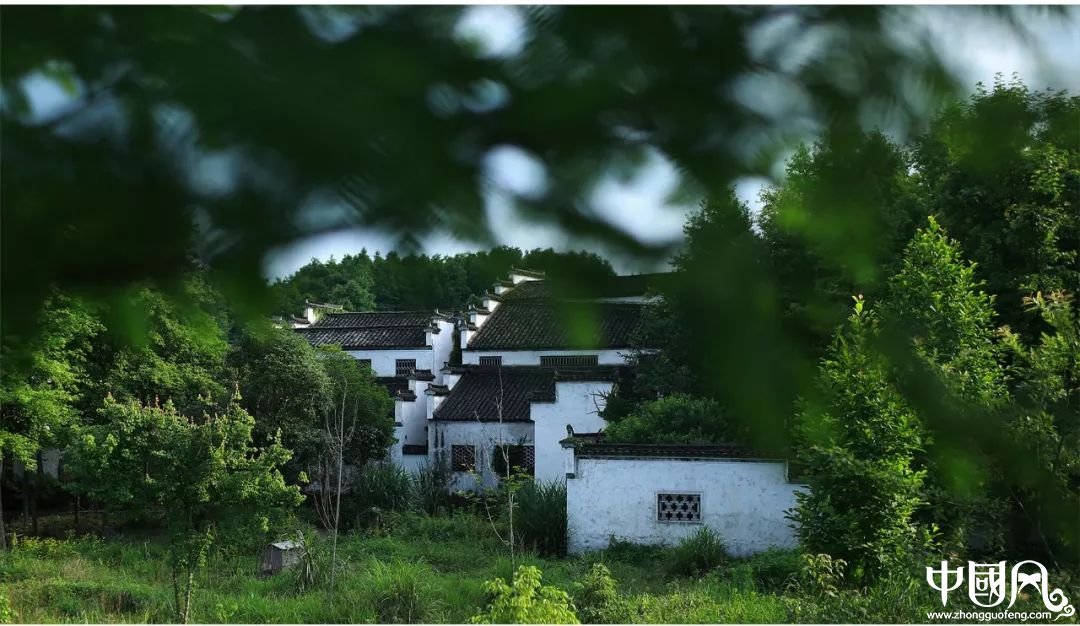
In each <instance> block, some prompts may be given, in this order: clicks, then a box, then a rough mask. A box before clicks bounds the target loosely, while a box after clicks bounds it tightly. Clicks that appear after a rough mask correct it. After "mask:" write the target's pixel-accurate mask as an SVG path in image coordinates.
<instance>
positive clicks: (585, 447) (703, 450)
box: [563, 437, 763, 459]
mask: <svg viewBox="0 0 1080 626" xmlns="http://www.w3.org/2000/svg"><path fill="white" fill-rule="evenodd" d="M563 446H573V447H574V448H575V449H576V455H577V456H578V457H579V458H583V457H594V458H595V457H619V458H676V459H761V458H763V457H762V456H761V455H759V454H755V453H754V452H752V451H750V450H748V449H746V448H743V447H741V446H737V445H730V444H702V445H692V444H686V445H684V444H657V443H598V442H596V441H595V440H593V439H591V438H586V439H578V438H577V437H573V438H570V439H564V440H563Z"/></svg>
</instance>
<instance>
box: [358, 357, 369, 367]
mask: <svg viewBox="0 0 1080 626" xmlns="http://www.w3.org/2000/svg"><path fill="white" fill-rule="evenodd" d="M356 362H357V363H359V364H360V369H365V368H366V369H371V359H356Z"/></svg>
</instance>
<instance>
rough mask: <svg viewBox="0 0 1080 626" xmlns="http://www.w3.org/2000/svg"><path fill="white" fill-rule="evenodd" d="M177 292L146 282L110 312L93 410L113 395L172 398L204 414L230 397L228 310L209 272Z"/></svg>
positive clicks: (97, 353) (98, 352) (98, 356)
mask: <svg viewBox="0 0 1080 626" xmlns="http://www.w3.org/2000/svg"><path fill="white" fill-rule="evenodd" d="M179 289H181V290H182V291H183V292H184V293H185V294H187V295H186V296H185V297H184V298H175V297H173V296H169V295H167V294H168V293H170V292H171V291H172V289H169V290H168V291H165V290H162V289H159V288H153V287H149V286H142V287H138V288H135V289H133V290H131V292H129V293H128V294H126V297H122V298H118V299H117V300H116V301H114V302H113V303H112V304H111V306H110V307H108V308H106V309H105V310H104V311H103V315H102V319H103V323H104V324H105V325H106V327H107V328H108V329H109V331H110V332H109V334H108V335H106V340H105V341H100V342H98V343H97V344H96V345H95V350H94V354H93V355H92V357H91V358H92V361H93V369H92V378H93V381H92V385H91V388H90V389H88V390H87V392H86V394H85V396H86V397H85V403H84V405H83V407H82V408H83V410H84V412H86V413H90V414H92V412H93V411H95V410H96V409H97V408H98V407H99V406H100V403H101V401H102V399H103V398H104V397H105V396H106V395H107V394H112V395H113V396H115V397H116V398H117V399H118V400H121V401H126V400H136V401H139V402H143V403H152V402H165V401H166V400H171V401H172V403H173V404H174V405H175V406H176V407H177V409H178V410H179V411H181V412H186V413H192V412H201V411H203V410H205V408H206V407H207V406H215V403H217V402H219V401H220V400H221V399H223V398H224V397H225V395H226V390H225V386H224V385H223V384H222V381H223V380H224V378H225V376H224V373H225V372H224V368H225V358H226V355H227V353H228V349H229V345H228V341H227V339H226V329H227V326H228V321H227V314H226V313H224V312H222V309H223V305H222V304H221V303H220V301H219V298H220V296H219V295H218V294H217V293H216V292H214V290H213V289H212V288H211V287H210V286H209V285H208V284H207V283H206V281H205V280H204V279H203V277H202V276H200V275H198V274H189V275H188V276H187V277H185V280H184V282H183V285H182V286H181V287H179Z"/></svg>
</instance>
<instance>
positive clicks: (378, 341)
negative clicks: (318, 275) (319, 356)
mask: <svg viewBox="0 0 1080 626" xmlns="http://www.w3.org/2000/svg"><path fill="white" fill-rule="evenodd" d="M442 317H443V316H442V315H440V314H438V313H435V312H432V311H370V312H366V313H327V314H326V315H324V316H322V317H321V318H319V320H318V321H317V322H315V323H314V324H312V325H311V326H308V327H306V328H297V329H296V332H299V333H301V334H303V335H304V338H306V339H307V340H308V342H309V343H311V345H313V346H324V345H338V346H341V348H342V349H343V350H389V349H394V348H426V347H428V346H427V335H426V332H427V329H428V327H430V326H431V325H432V320H434V319H440V318H442Z"/></svg>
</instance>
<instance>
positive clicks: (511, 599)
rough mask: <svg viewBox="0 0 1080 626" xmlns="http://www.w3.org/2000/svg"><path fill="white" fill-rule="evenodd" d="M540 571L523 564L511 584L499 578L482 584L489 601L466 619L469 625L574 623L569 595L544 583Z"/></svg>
mask: <svg viewBox="0 0 1080 626" xmlns="http://www.w3.org/2000/svg"><path fill="white" fill-rule="evenodd" d="M542 579H543V576H542V574H541V573H540V570H539V569H538V568H536V567H534V566H532V565H522V566H520V567H518V569H517V571H516V572H514V582H513V584H512V585H508V584H506V581H505V580H503V579H502V578H496V579H494V580H489V581H487V582H485V583H484V592H485V593H487V594H488V596H489V598H490V600H489V602H488V605H487V607H486V608H485V609H484V611H483V612H482V613H480V614H478V615H475V616H473V618H472V619H470V620H469V622H470V623H472V624H577V623H579V622H578V618H577V615H575V614H574V605H573V603H572V602H571V601H570V596H569V595H567V593H566V592H565V591H563V590H561V589H558V588H556V587H551V586H548V585H543V584H542V583H541V581H542Z"/></svg>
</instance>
